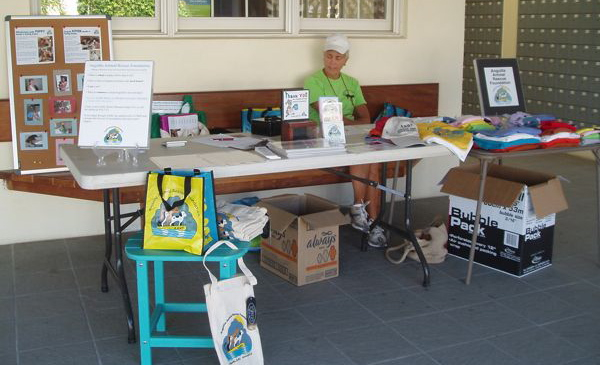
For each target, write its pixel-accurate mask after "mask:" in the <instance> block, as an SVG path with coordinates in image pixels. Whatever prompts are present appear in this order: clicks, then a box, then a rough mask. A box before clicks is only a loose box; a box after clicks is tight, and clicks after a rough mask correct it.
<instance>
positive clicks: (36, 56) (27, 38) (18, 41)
mask: <svg viewBox="0 0 600 365" xmlns="http://www.w3.org/2000/svg"><path fill="white" fill-rule="evenodd" d="M15 53H16V58H17V65H38V64H48V63H54V62H55V59H54V29H53V28H52V27H40V28H34V27H19V28H15Z"/></svg>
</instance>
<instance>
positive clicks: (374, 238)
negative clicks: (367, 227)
mask: <svg viewBox="0 0 600 365" xmlns="http://www.w3.org/2000/svg"><path fill="white" fill-rule="evenodd" d="M367 243H368V244H369V246H371V247H375V248H383V247H387V238H386V237H385V230H384V229H383V228H381V227H380V226H375V227H373V229H372V230H371V232H369V239H368V241H367Z"/></svg>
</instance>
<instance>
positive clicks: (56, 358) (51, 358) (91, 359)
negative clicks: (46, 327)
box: [19, 341, 99, 365]
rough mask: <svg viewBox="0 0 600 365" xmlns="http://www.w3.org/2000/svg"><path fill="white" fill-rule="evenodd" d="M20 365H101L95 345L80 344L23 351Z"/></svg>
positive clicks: (88, 343) (20, 354)
mask: <svg viewBox="0 0 600 365" xmlns="http://www.w3.org/2000/svg"><path fill="white" fill-rule="evenodd" d="M19 364H20V365H41V364H43V365H81V364H86V365H91V364H99V362H98V356H97V355H96V348H95V347H94V343H93V342H91V341H89V342H80V343H76V344H71V345H66V346H52V347H43V348H40V349H37V350H31V351H21V352H20V353H19Z"/></svg>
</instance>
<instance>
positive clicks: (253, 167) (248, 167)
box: [61, 136, 451, 190]
mask: <svg viewBox="0 0 600 365" xmlns="http://www.w3.org/2000/svg"><path fill="white" fill-rule="evenodd" d="M360 138H362V136H361V137H360ZM164 141H165V139H152V140H151V141H150V148H149V149H148V150H146V151H145V153H142V154H140V155H139V156H138V165H137V166H133V165H132V164H131V163H118V162H117V153H116V152H115V153H113V154H111V155H109V156H107V157H105V161H106V165H104V166H97V160H98V157H97V156H96V155H95V154H94V151H93V150H92V149H89V148H79V147H77V146H76V145H62V146H61V148H62V152H61V157H62V159H63V160H64V162H65V164H66V166H67V167H68V168H69V170H70V171H71V173H72V174H73V177H74V178H75V180H76V181H77V183H79V185H80V186H81V187H82V188H84V189H90V190H94V189H109V188H121V187H127V186H139V185H144V184H145V183H146V177H147V176H146V175H147V172H148V171H151V170H157V169H159V166H157V165H155V164H154V163H153V162H152V161H151V160H150V158H151V157H156V156H177V155H190V154H196V153H203V152H204V153H206V152H215V151H223V150H224V149H222V148H219V147H211V146H206V145H203V144H200V143H193V142H188V143H187V144H186V146H185V147H178V148H166V147H163V146H162V142H164ZM248 153H255V152H248ZM450 154H451V153H450V152H449V151H448V149H446V147H444V146H440V145H428V146H423V147H412V148H393V149H385V150H380V151H370V152H361V153H346V154H339V155H324V156H319V157H307V158H294V159H286V158H283V159H281V160H266V159H265V160H264V161H262V162H258V163H245V164H240V165H222V166H210V167H203V166H190V167H189V168H190V169H192V168H198V169H200V170H205V171H206V170H212V171H213V174H214V177H215V178H220V177H236V176H248V175H260V174H268V173H277V172H289V171H298V170H309V169H319V168H326V167H339V166H349V165H360V164H368V163H378V162H391V161H400V160H414V159H421V158H427V157H438V156H448V155H450Z"/></svg>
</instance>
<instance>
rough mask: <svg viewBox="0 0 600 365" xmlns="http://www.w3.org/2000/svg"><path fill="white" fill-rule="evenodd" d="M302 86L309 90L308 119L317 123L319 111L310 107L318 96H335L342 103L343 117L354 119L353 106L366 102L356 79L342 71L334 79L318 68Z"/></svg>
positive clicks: (317, 99)
mask: <svg viewBox="0 0 600 365" xmlns="http://www.w3.org/2000/svg"><path fill="white" fill-rule="evenodd" d="M304 88H305V89H308V91H309V92H310V96H309V103H310V104H311V107H310V116H309V117H310V120H313V121H315V122H317V123H318V122H319V111H318V110H317V109H315V108H313V107H312V103H314V102H315V101H319V97H321V96H337V98H338V99H339V100H340V102H341V103H342V110H343V113H344V117H345V118H349V119H354V115H353V113H354V108H355V107H357V106H359V105H363V104H366V103H367V102H366V101H365V97H364V96H363V93H362V90H361V89H360V84H359V83H358V80H356V79H355V78H354V77H352V76H348V75H346V74H345V73H342V74H341V75H340V77H339V78H338V79H337V80H334V79H329V78H328V77H327V76H325V73H324V72H323V70H319V71H317V72H315V73H314V74H312V75H310V76H309V77H308V78H307V79H306V80H305V81H304ZM353 102H354V104H353Z"/></svg>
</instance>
